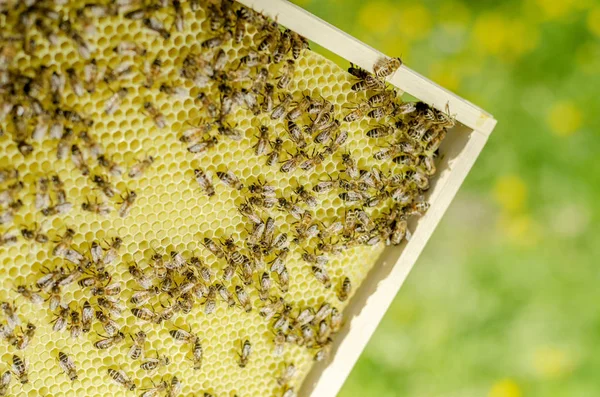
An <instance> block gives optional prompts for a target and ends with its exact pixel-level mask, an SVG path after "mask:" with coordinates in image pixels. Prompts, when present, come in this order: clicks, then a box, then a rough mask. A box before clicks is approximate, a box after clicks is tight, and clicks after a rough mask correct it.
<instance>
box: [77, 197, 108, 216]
mask: <svg viewBox="0 0 600 397" xmlns="http://www.w3.org/2000/svg"><path fill="white" fill-rule="evenodd" d="M81 209H82V210H84V211H88V212H91V213H93V214H97V215H102V216H106V215H108V214H110V211H111V209H110V206H109V205H108V204H106V203H104V202H101V201H99V200H98V198H97V197H96V198H95V199H94V201H90V199H89V198H87V199H86V201H85V203H82V204H81Z"/></svg>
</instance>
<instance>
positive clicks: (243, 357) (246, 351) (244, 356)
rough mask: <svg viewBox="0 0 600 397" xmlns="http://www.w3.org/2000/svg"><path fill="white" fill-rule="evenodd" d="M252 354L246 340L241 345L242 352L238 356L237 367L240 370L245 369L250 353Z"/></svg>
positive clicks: (250, 346)
mask: <svg viewBox="0 0 600 397" xmlns="http://www.w3.org/2000/svg"><path fill="white" fill-rule="evenodd" d="M251 352H252V345H251V344H250V341H249V340H248V339H246V340H244V342H243V343H242V352H241V353H240V354H238V356H239V358H240V359H239V361H238V365H239V366H240V368H245V367H246V365H248V360H249V359H250V353H251Z"/></svg>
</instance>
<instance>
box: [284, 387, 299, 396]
mask: <svg viewBox="0 0 600 397" xmlns="http://www.w3.org/2000/svg"><path fill="white" fill-rule="evenodd" d="M281 397H296V392H295V391H294V389H292V388H286V389H285V391H284V392H283V393H282V394H281Z"/></svg>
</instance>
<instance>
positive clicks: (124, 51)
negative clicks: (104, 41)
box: [113, 41, 147, 56]
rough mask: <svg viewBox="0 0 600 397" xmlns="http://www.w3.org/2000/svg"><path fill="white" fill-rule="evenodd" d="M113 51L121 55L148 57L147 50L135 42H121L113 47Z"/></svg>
mask: <svg viewBox="0 0 600 397" xmlns="http://www.w3.org/2000/svg"><path fill="white" fill-rule="evenodd" d="M113 51H114V52H115V53H117V54H119V55H138V56H144V55H146V52H147V51H146V49H145V48H144V47H142V46H141V45H139V44H137V43H135V42H133V41H120V42H119V44H117V45H116V46H115V47H113Z"/></svg>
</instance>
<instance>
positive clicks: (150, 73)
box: [144, 57, 162, 128]
mask: <svg viewBox="0 0 600 397" xmlns="http://www.w3.org/2000/svg"><path fill="white" fill-rule="evenodd" d="M161 67H162V61H161V60H160V59H159V58H158V57H156V58H154V61H152V63H150V64H148V63H147V62H145V63H144V77H146V82H145V83H144V87H146V88H151V87H152V86H153V85H154V81H155V80H156V79H157V78H158V76H159V75H160V68H161ZM161 128H162V127H161Z"/></svg>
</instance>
